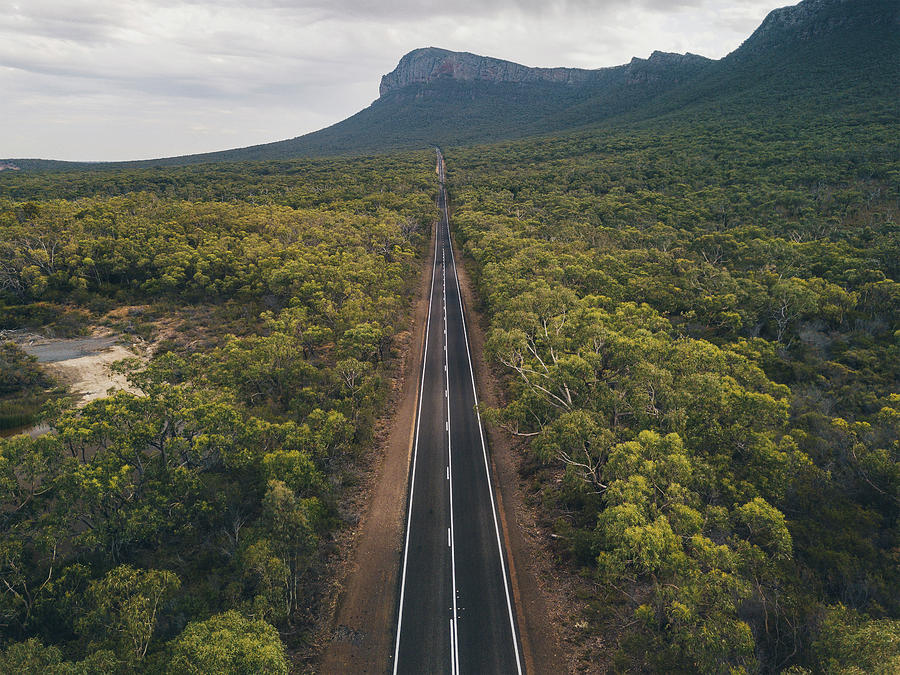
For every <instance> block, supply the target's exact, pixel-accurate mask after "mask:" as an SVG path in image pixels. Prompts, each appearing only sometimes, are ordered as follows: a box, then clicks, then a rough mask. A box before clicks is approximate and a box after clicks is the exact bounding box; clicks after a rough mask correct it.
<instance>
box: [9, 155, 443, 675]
mask: <svg viewBox="0 0 900 675" xmlns="http://www.w3.org/2000/svg"><path fill="white" fill-rule="evenodd" d="M433 166H434V165H433V156H432V154H431V153H430V152H426V153H419V154H413V155H407V156H403V157H397V158H393V159H391V158H380V159H379V161H378V162H377V164H376V163H375V162H369V163H367V162H365V161H359V160H356V161H340V160H335V161H321V162H305V163H280V164H261V165H252V166H251V165H233V166H210V167H203V168H200V169H197V168H194V169H190V170H182V171H173V170H147V169H139V170H132V171H126V172H121V171H116V172H103V171H98V172H96V173H92V172H73V173H69V174H25V175H22V176H21V177H18V176H17V177H15V178H13V179H9V180H7V179H6V176H3V179H4V180H3V183H2V185H0V193H2V194H3V195H4V196H3V197H0V294H2V301H0V328H4V329H5V328H21V327H23V326H24V327H30V328H31V329H33V330H38V331H41V330H42V331H45V332H49V333H51V334H55V335H73V334H75V335H77V334H80V333H84V332H85V331H87V330H88V329H89V328H90V327H91V326H95V325H107V326H111V327H112V328H115V329H117V330H120V331H122V332H123V334H126V335H127V334H134V335H139V336H142V337H144V338H145V339H147V340H150V341H151V342H152V343H153V344H154V348H155V349H154V356H153V358H152V359H151V360H150V362H149V363H148V364H147V365H146V367H143V366H142V365H141V364H140V363H139V361H138V359H137V358H135V359H133V360H132V362H129V361H128V360H126V361H125V362H122V363H120V364H118V365H117V367H118V368H121V369H122V371H123V372H127V373H129V377H130V379H131V381H132V383H133V384H134V385H135V386H136V387H137V388H138V390H139V391H140V392H142V394H143V395H137V394H133V393H127V392H123V391H119V392H116V393H115V394H113V395H112V396H109V397H106V398H101V399H99V400H96V401H93V402H90V403H88V404H87V405H84V406H83V407H73V406H72V405H71V404H70V403H71V402H70V400H68V399H67V398H66V397H64V396H63V397H61V396H60V395H59V392H58V391H56V390H55V389H54V386H55V385H54V383H53V382H48V381H45V376H44V375H43V374H42V371H41V370H39V369H38V368H37V366H36V365H35V364H34V362H33V359H30V358H28V357H26V356H25V355H24V354H23V353H22V352H21V350H20V349H18V348H17V347H16V346H15V345H13V344H12V343H5V344H4V345H3V346H2V351H0V397H2V400H0V405H2V406H7V407H9V408H10V409H12V408H13V407H15V406H16V405H19V406H20V408H21V407H23V406H26V405H28V404H29V403H33V402H34V399H35V398H36V397H37V398H43V399H45V400H42V401H40V403H42V404H43V408H42V409H41V413H40V414H39V416H38V417H39V419H41V420H43V421H45V422H47V423H49V424H50V425H51V426H52V428H53V430H54V431H53V433H50V434H45V435H41V436H38V437H36V438H32V437H30V436H28V435H17V436H13V437H11V438H9V439H2V440H0V501H2V507H0V532H2V535H0V581H2V585H0V672H4V673H13V672H15V673H38V672H40V673H66V674H69V673H79V674H88V673H98V674H99V673H135V672H141V673H145V672H146V673H154V672H160V673H163V672H165V673H238V672H240V673H286V672H288V671H289V670H290V671H292V672H297V671H304V670H308V669H309V665H308V663H307V661H308V660H309V658H311V657H310V654H313V653H314V651H315V640H316V639H317V638H316V635H317V633H316V631H317V630H318V629H320V628H321V626H320V625H319V623H318V622H319V621H320V618H321V616H322V611H321V610H322V603H323V601H324V599H325V597H326V595H327V593H328V592H330V584H331V583H332V582H331V571H330V569H331V568H330V567H329V560H330V558H331V556H333V555H334V546H335V544H334V537H333V534H334V533H335V532H336V531H337V530H340V529H341V528H343V527H346V525H347V522H348V519H349V518H351V517H352V513H350V512H348V511H347V509H346V508H345V506H344V504H345V501H346V500H347V499H348V498H349V497H351V496H352V494H353V491H354V489H355V486H356V485H357V484H358V481H359V480H360V475H361V471H362V470H363V468H364V467H365V465H366V461H367V459H366V458H367V456H368V454H369V453H370V451H371V448H372V438H373V424H374V421H375V418H376V416H377V415H378V414H379V409H380V407H381V406H383V405H384V402H385V401H386V400H387V396H388V392H389V389H390V383H391V381H392V378H393V377H395V375H396V373H395V368H396V360H397V356H398V350H399V349H400V348H401V346H402V339H401V338H402V334H403V333H404V332H405V331H407V330H408V328H409V321H410V319H409V311H408V310H409V305H410V298H411V294H412V289H413V288H414V286H415V281H416V279H417V278H418V275H419V271H420V269H421V261H422V260H423V259H424V256H423V251H424V249H425V247H426V246H427V240H428V236H429V232H430V228H431V223H432V221H433V220H434V219H435V217H436V208H435V203H434V175H433ZM173 321H174V322H175V326H176V330H175V331H174V333H173V332H172V331H170V332H169V333H166V334H165V337H159V336H160V335H162V333H161V332H160V330H161V326H164V325H170V324H171V323H172V322H173ZM48 392H49V393H48ZM51 393H52V394H53V395H50V394H51ZM37 407H40V406H37ZM2 410H4V411H5V410H6V408H2ZM4 414H5V413H4ZM0 421H3V422H4V424H5V425H6V426H15V425H16V424H17V423H21V422H22V419H20V418H15V419H13V418H11V419H10V420H6V419H5V418H4V419H3V420H0Z"/></svg>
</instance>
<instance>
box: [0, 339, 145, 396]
mask: <svg viewBox="0 0 900 675" xmlns="http://www.w3.org/2000/svg"><path fill="white" fill-rule="evenodd" d="M0 338H2V339H4V340H11V341H12V342H15V343H16V344H17V345H18V346H19V347H21V348H22V349H23V350H24V351H25V352H26V353H27V354H30V355H31V356H34V357H35V358H37V359H38V362H39V363H40V364H41V366H42V367H43V368H44V369H45V370H46V371H47V372H48V373H50V374H51V375H52V376H53V377H55V378H56V379H58V380H59V381H60V382H61V383H62V384H64V385H65V386H66V387H67V388H68V389H69V391H70V392H71V393H72V394H73V395H74V396H75V397H76V405H77V406H79V407H80V406H83V405H86V404H87V403H89V402H91V401H94V400H96V399H98V398H103V397H104V396H107V395H108V394H109V393H110V391H111V390H122V391H129V392H132V393H135V394H138V393H140V391H139V390H137V389H136V388H134V387H132V386H131V385H130V384H129V383H128V380H127V379H126V378H125V376H124V375H121V374H119V373H114V372H112V371H111V370H110V366H111V365H112V364H113V363H115V362H116V361H121V360H122V359H129V358H135V357H137V358H139V359H140V360H141V361H146V360H147V359H148V358H149V355H150V354H149V352H150V350H149V348H147V347H144V346H143V345H137V344H135V345H132V349H129V348H127V347H125V346H124V345H122V344H120V343H119V340H120V339H121V336H120V335H118V334H116V333H113V332H111V331H109V330H106V329H96V330H95V331H94V332H93V334H92V335H91V336H89V337H79V338H47V337H43V336H41V335H36V334H33V333H28V332H26V331H10V332H8V333H5V334H3V335H2V336H0Z"/></svg>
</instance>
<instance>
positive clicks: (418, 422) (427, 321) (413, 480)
mask: <svg viewBox="0 0 900 675" xmlns="http://www.w3.org/2000/svg"><path fill="white" fill-rule="evenodd" d="M437 242H438V237H437V236H435V239H434V260H433V261H432V263H431V265H432V267H431V269H432V276H431V290H430V291H429V295H428V316H427V318H426V319H425V345H424V347H423V351H422V378H421V380H420V382H419V405H418V407H417V408H416V440H415V442H414V444H413V465H412V478H411V479H410V482H409V512H408V513H407V514H406V544H405V545H404V547H403V576H402V577H401V580H400V609H399V611H398V612H397V638H396V642H395V645H394V669H393V672H394V675H397V667H398V664H399V656H400V631H401V629H402V627H403V599H404V598H405V596H406V567H407V563H408V562H409V530H410V528H411V527H412V508H413V491H414V489H415V486H416V459H417V457H418V454H419V428H420V427H421V424H422V396H423V395H424V393H425V367H426V365H427V364H428V336H429V333H430V332H431V303H432V301H433V300H434V282H435V279H434V269H435V267H437Z"/></svg>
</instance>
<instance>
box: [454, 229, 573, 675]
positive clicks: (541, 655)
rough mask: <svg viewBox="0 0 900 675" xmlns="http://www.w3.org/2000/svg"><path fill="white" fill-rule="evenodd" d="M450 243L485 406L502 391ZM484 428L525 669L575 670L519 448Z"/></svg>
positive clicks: (537, 674)
mask: <svg viewBox="0 0 900 675" xmlns="http://www.w3.org/2000/svg"><path fill="white" fill-rule="evenodd" d="M454 248H455V249H456V252H457V277H458V279H459V284H460V290H461V291H462V296H463V304H464V306H465V316H466V323H467V325H468V330H469V343H470V347H471V351H472V365H473V367H474V368H475V380H476V382H477V385H478V396H479V399H480V400H481V402H482V403H483V404H484V405H487V406H491V407H495V406H497V405H498V404H499V402H501V401H502V400H503V399H502V392H501V390H500V383H499V380H498V379H497V378H496V377H495V375H494V373H493V372H492V371H491V369H490V368H489V367H488V365H487V363H486V361H485V358H484V338H485V335H484V328H483V325H482V318H481V316H480V315H479V314H478V312H477V311H476V310H475V308H476V307H478V306H479V304H478V299H477V296H476V294H475V291H474V288H473V285H472V284H471V283H470V277H469V274H468V264H470V263H469V261H468V260H467V259H466V257H465V256H464V255H463V254H462V250H463V249H462V247H461V246H459V245H458V244H457V243H456V242H455V241H454ZM485 430H486V432H487V438H488V443H489V447H490V458H491V473H492V474H493V476H494V482H495V491H494V492H495V495H496V497H497V504H498V507H499V511H500V514H499V515H500V518H501V520H502V521H503V534H504V539H505V542H504V543H505V545H506V553H507V560H508V561H509V567H510V578H511V581H512V586H513V593H514V595H515V602H516V610H517V619H518V624H519V633H520V636H521V639H522V650H523V652H524V658H525V666H526V671H527V672H528V673H532V674H533V675H541V674H544V673H547V674H549V673H561V672H574V667H575V665H574V662H572V660H571V659H569V658H566V657H565V656H564V652H563V649H562V647H561V641H560V636H559V631H558V630H557V628H556V627H557V626H559V625H561V623H560V622H563V621H566V620H567V617H568V614H566V613H565V612H564V611H562V607H561V606H560V604H559V603H557V602H553V601H552V598H553V597H557V598H559V597H563V595H567V593H565V594H561V593H560V591H561V589H557V588H554V581H553V580H554V579H555V574H554V572H553V561H552V557H551V555H550V552H549V549H548V547H546V546H543V545H541V540H542V537H543V534H542V531H541V528H540V527H539V525H538V522H537V517H536V514H535V512H534V510H533V509H532V508H531V507H530V506H529V505H528V504H527V503H526V500H525V489H526V486H525V484H524V482H523V481H522V479H521V478H520V469H521V466H522V460H523V455H522V452H521V449H520V448H519V444H518V442H517V441H516V439H514V438H512V437H511V436H510V435H509V434H507V433H506V432H504V431H503V430H502V429H498V428H495V427H493V425H487V424H486V425H485Z"/></svg>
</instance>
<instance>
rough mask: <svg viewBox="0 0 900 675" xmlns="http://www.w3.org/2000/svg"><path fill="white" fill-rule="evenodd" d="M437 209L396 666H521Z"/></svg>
mask: <svg viewBox="0 0 900 675" xmlns="http://www.w3.org/2000/svg"><path fill="white" fill-rule="evenodd" d="M437 157H438V167H437V169H438V177H439V182H440V196H439V206H440V209H441V212H442V218H441V222H440V224H439V231H438V233H437V236H436V238H435V250H434V273H433V278H432V282H431V292H430V300H429V308H428V318H427V319H426V321H427V322H428V323H427V326H426V330H425V346H424V350H425V353H424V358H423V360H422V373H421V382H420V390H419V405H418V413H417V415H416V428H415V440H414V444H413V458H412V469H411V473H410V489H409V500H408V513H407V529H406V540H405V542H404V550H403V567H402V572H401V582H400V599H399V610H398V615H397V616H398V618H397V628H396V635H395V648H394V656H393V664H392V666H393V672H394V673H395V675H397V674H399V673H403V674H407V673H408V674H411V675H430V674H432V673H450V674H451V675H457V674H459V675H467V674H469V673H471V674H473V675H489V674H490V673H498V674H502V675H508V674H511V673H513V674H514V673H522V672H523V667H522V658H521V649H520V646H519V644H520V643H519V638H518V634H517V630H516V621H515V610H514V607H513V601H512V595H511V592H510V584H509V579H508V576H507V565H506V560H505V548H504V546H503V545H502V543H501V542H502V536H501V530H500V524H499V520H498V513H497V505H496V502H495V500H494V493H493V488H492V484H491V474H490V464H489V461H488V455H487V448H486V446H485V442H484V432H483V429H482V425H481V417H480V415H478V413H477V411H476V408H475V405H476V403H477V400H478V399H477V394H476V392H475V378H474V376H473V372H472V360H471V354H470V351H469V344H468V335H467V330H466V324H465V317H464V315H463V307H462V300H461V296H460V292H459V283H458V281H457V278H456V261H455V258H454V255H453V247H452V243H451V240H450V220H449V215H448V211H447V191H446V185H445V171H444V158H443V155H442V154H441V153H440V151H438V155H437Z"/></svg>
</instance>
